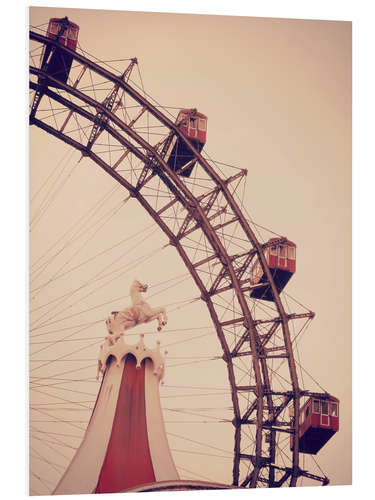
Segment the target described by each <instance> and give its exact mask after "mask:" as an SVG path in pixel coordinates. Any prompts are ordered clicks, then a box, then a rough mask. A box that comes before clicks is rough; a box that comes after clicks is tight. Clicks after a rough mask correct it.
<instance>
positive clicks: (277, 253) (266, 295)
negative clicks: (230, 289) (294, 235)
mask: <svg viewBox="0 0 375 500" xmlns="http://www.w3.org/2000/svg"><path fill="white" fill-rule="evenodd" d="M264 256H265V259H266V262H267V264H268V267H269V269H270V271H271V275H272V277H273V280H274V283H275V285H276V289H277V291H278V292H279V293H280V292H281V291H282V290H283V288H284V287H285V285H286V284H287V283H288V281H289V280H290V278H291V277H292V276H293V274H294V273H295V271H296V245H295V243H293V242H292V241H288V240H285V241H283V242H282V243H281V242H280V239H279V238H271V239H270V240H269V241H268V243H267V246H266V248H265V250H264ZM262 283H264V285H262ZM250 286H251V290H250V296H251V297H252V298H256V299H262V300H268V301H273V300H274V298H273V294H272V290H271V286H270V285H269V284H268V283H267V276H266V275H265V273H264V272H263V268H262V266H261V264H260V262H259V259H257V260H256V261H255V263H254V264H253V266H252V267H251V269H250Z"/></svg>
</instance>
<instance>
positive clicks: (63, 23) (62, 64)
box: [41, 17, 79, 87]
mask: <svg viewBox="0 0 375 500" xmlns="http://www.w3.org/2000/svg"><path fill="white" fill-rule="evenodd" d="M78 32H79V26H78V25H77V24H75V23H72V22H71V21H69V19H68V18H67V17H63V18H61V19H58V18H56V17H53V18H52V19H50V20H49V24H48V29H47V37H48V38H52V39H53V40H58V42H59V43H60V44H61V45H64V46H66V47H68V48H69V49H71V50H76V48H77V41H78ZM72 61H73V57H72V56H71V55H70V54H66V53H65V52H64V51H62V50H61V49H59V48H58V47H52V46H50V45H48V46H47V45H45V46H44V48H43V51H42V55H41V69H42V70H43V71H45V72H46V73H48V74H49V75H51V76H53V77H54V78H56V79H57V80H60V81H61V82H63V83H66V82H67V80H68V76H69V72H70V69H71V67H72ZM48 85H50V86H51V87H58V86H59V85H58V84H55V83H52V82H51V81H49V82H48Z"/></svg>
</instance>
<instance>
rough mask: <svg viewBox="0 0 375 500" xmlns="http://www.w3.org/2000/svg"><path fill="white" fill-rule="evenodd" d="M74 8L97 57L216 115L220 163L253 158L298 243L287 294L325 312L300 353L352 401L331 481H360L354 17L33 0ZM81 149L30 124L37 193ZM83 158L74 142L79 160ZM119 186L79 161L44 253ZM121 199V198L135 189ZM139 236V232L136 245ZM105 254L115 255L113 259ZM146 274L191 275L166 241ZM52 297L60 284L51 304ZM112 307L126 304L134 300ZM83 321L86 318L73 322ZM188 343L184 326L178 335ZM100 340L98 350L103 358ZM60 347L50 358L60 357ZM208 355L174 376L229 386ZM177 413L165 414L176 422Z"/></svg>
mask: <svg viewBox="0 0 375 500" xmlns="http://www.w3.org/2000/svg"><path fill="white" fill-rule="evenodd" d="M65 15H68V17H69V19H71V20H72V21H74V22H75V23H77V24H78V25H79V26H80V35H79V42H80V45H81V46H82V47H83V48H84V49H85V50H87V51H88V53H89V54H93V55H94V56H95V57H96V58H98V59H103V60H116V59H124V58H127V57H137V58H138V61H139V68H140V71H141V75H142V81H143V83H144V85H145V88H146V90H147V92H148V93H149V94H150V95H151V96H152V97H153V98H154V99H156V100H157V101H158V102H159V103H162V104H163V105H165V106H171V107H176V108H185V107H196V108H198V110H199V111H201V112H203V113H204V114H206V115H207V116H208V134H207V144H206V147H205V150H206V151H207V152H208V153H209V154H210V156H212V157H213V158H215V159H216V160H219V161H222V162H225V163H229V164H232V165H236V166H239V167H241V168H246V169H248V176H247V183H246V192H245V196H244V200H245V202H244V203H245V207H246V209H247V210H248V212H249V213H250V214H251V217H252V218H253V220H255V221H256V222H257V223H258V224H261V225H262V226H265V227H267V228H269V229H271V230H273V231H275V232H276V233H278V234H282V235H285V236H287V237H288V238H289V239H291V240H292V241H294V242H295V243H296V244H297V272H296V275H295V276H294V277H293V278H292V280H291V281H290V283H289V284H288V287H287V292H288V294H290V295H292V296H293V297H295V298H296V299H297V300H298V301H299V302H301V303H302V304H304V305H306V306H307V307H308V308H310V309H311V310H312V311H314V312H315V313H316V318H315V319H314V321H313V322H312V323H311V325H310V327H309V329H308V331H307V332H306V333H305V335H304V337H303V339H302V341H301V343H300V344H299V356H300V360H301V363H302V366H303V368H304V369H305V370H306V371H307V372H308V373H309V374H311V375H312V376H313V378H314V379H315V380H316V381H317V382H319V384H320V385H321V386H322V387H324V389H326V390H327V391H328V392H330V393H331V394H332V395H334V396H336V397H338V398H339V399H340V402H341V406H340V417H341V418H340V427H341V428H340V432H339V433H338V434H337V435H336V436H334V437H333V438H332V439H331V441H330V442H329V443H328V444H327V445H326V446H325V447H324V448H323V449H322V451H321V452H320V453H319V455H318V458H317V461H318V463H319V466H320V467H321V468H322V470H323V471H324V472H325V473H326V474H327V476H328V477H329V478H330V479H331V483H332V484H350V483H351V431H352V429H351V423H352V422H351V414H352V412H351V210H352V206H351V23H349V22H335V21H303V20H285V19H283V20H277V19H260V18H244V17H242V18H239V17H225V16H198V15H172V14H171V15H169V14H150V13H136V12H131V13H130V12H106V11H84V10H79V9H78V10H72V9H52V8H47V9H46V8H44V9H42V8H32V9H31V12H30V25H32V26H40V25H42V24H45V23H47V22H48V19H49V18H50V17H62V16H65ZM69 154H70V153H69V150H68V149H67V148H66V147H65V146H64V145H61V144H59V143H58V142H57V141H55V140H53V139H52V138H50V137H49V136H48V135H46V134H45V133H43V132H42V131H40V130H37V129H35V130H34V128H33V129H32V130H31V135H30V193H31V196H32V195H33V194H35V193H36V192H37V191H38V189H39V188H40V186H42V184H43V182H44V181H45V179H47V177H48V174H49V172H50V169H53V168H55V167H56V165H57V164H58V162H59V161H60V160H61V159H64V161H65V160H66V158H67V155H69ZM78 158H79V155H78V154H77V153H74V156H73V157H72V159H71V160H70V163H69V166H68V167H67V169H68V170H69V169H70V168H71V167H72V166H74V159H75V160H77V159H78ZM61 164H63V162H62V163H61ZM112 185H113V184H112V183H111V182H109V180H108V179H106V178H105V176H104V175H103V174H102V173H101V172H98V167H96V166H95V165H90V164H89V162H88V161H87V160H84V161H82V162H81V163H79V164H78V165H77V167H76V168H75V169H74V170H73V171H72V175H71V177H69V179H68V181H67V182H66V185H64V187H63V189H62V190H61V195H60V196H59V197H58V198H56V201H55V202H54V203H53V204H52V205H51V207H50V211H49V214H50V215H48V216H43V218H42V219H41V221H40V224H39V225H38V228H37V230H36V232H34V233H32V236H31V256H32V257H31V261H33V257H34V256H35V258H36V257H37V256H38V255H39V254H40V253H42V252H43V248H45V247H46V246H47V247H48V244H49V243H50V242H53V241H54V240H55V239H56V238H57V237H58V235H59V234H61V228H62V227H64V225H66V224H70V223H73V221H74V220H75V219H76V218H77V217H78V216H79V214H80V213H81V212H82V213H83V212H84V210H85V208H86V207H88V206H90V203H92V201H93V200H96V199H97V198H98V196H100V194H101V193H102V190H103V194H104V192H105V191H106V190H107V189H109V188H110V187H111V186H112ZM83 186H84V189H83ZM104 188H105V189H104ZM116 196H117V198H115V201H116V202H117V201H119V200H121V199H123V198H125V196H126V193H125V192H122V193H117V194H116ZM113 205H115V203H113V204H112V206H113ZM129 209H130V210H132V212H131V213H132V216H131V218H129V217H118V216H116V217H114V218H113V220H112V222H111V223H112V226H109V228H108V229H107V231H106V232H105V233H104V234H103V236H102V237H101V236H100V235H99V236H98V238H97V239H95V238H94V240H93V244H92V246H91V247H90V250H87V249H86V250H85V251H86V252H87V257H90V255H91V251H93V250H95V249H96V250H97V251H99V250H100V249H101V248H105V247H107V246H110V244H111V235H113V234H115V236H116V238H114V240H113V242H116V241H118V240H119V239H121V237H122V236H123V237H124V238H125V237H126V236H127V235H129V234H133V233H135V232H136V231H137V230H138V229H139V230H142V229H144V228H145V227H147V226H148V225H150V223H151V221H150V219H149V218H147V217H145V216H144V214H143V213H141V211H140V210H139V209H138V208H137V207H136V203H135V201H133V200H131V202H129ZM121 214H122V212H121ZM31 215H32V211H31ZM151 231H153V229H151ZM139 239H141V236H140V237H139ZM103 240H104V244H103ZM137 242H138V240H137V239H136V240H135V243H137ZM164 243H165V237H164V236H163V235H161V233H155V235H152V236H151V237H150V239H149V240H147V244H148V245H149V247H150V251H151V250H153V249H158V248H160V247H161V246H162V245H163V244H164ZM132 244H133V243H132V242H130V243H128V247H131V246H132ZM138 248H141V253H142V255H143V254H145V253H146V250H147V249H145V248H144V247H143V245H142V244H141V243H139V247H138ZM129 252H130V255H131V257H129V259H130V258H131V259H132V260H133V259H134V258H135V256H136V255H137V253H136V252H135V253H134V250H133V254H132V253H131V251H130V250H129ZM94 253H95V252H94ZM84 257H85V255H82V256H81V260H82V259H83V258H84ZM77 262H79V260H78V261H77ZM102 262H103V265H105V260H103V261H102ZM163 266H164V268H165V267H166V266H168V269H167V270H166V269H163ZM161 269H163V272H160V270H161ZM95 271H96V267H95V266H94V267H91V269H89V270H87V273H88V274H87V276H82V275H78V274H77V275H73V277H70V278H69V279H70V280H71V281H70V282H69V283H65V284H56V287H57V288H56V289H55V290H52V291H51V292H50V293H51V297H54V295H53V294H55V295H56V296H59V295H61V294H63V293H64V292H65V291H68V290H69V289H70V288H69V287H70V286H71V284H74V285H75V286H76V287H79V286H80V283H81V281H80V280H84V279H87V278H88V277H89V276H90V274H91V276H92V274H93V273H95ZM137 272H139V273H141V276H140V279H144V280H145V281H149V282H150V283H160V282H162V281H163V280H166V279H168V278H169V277H173V276H177V275H179V274H182V273H184V268H183V266H182V264H181V263H180V262H179V261H178V260H177V259H176V258H175V257H174V256H173V255H172V253H171V252H170V251H169V250H167V252H164V251H161V253H160V255H157V256H155V257H154V258H153V259H152V260H150V261H147V263H145V264H144V265H143V268H142V270H138V271H137ZM133 277H134V276H133V274H132V272H130V273H129V276H127V275H126V277H124V278H123V280H121V281H120V282H116V284H114V286H113V287H112V288H109V289H103V290H102V291H101V294H100V300H99V302H100V301H102V302H105V300H106V299H107V300H110V299H112V298H115V297H120V296H121V295H123V296H126V295H127V287H128V285H129V284H130V281H131V279H132V278H133ZM46 279H48V276H47V278H46ZM72 281H73V283H72ZM124 288H125V290H124ZM173 293H176V295H173V296H171V294H170V292H168V293H166V294H165V295H166V296H165V297H164V296H163V297H162V298H160V300H161V299H162V300H165V301H166V302H167V303H174V302H177V301H179V300H182V299H184V298H185V297H195V295H194V293H195V292H194V290H193V287H192V285H191V284H187V283H186V284H184V287H183V288H181V287H176V289H175V291H174V292H173ZM41 295H42V294H41ZM40 299H41V300H42V297H40ZM46 300H47V295H45V296H44V297H43V300H42V302H41V303H43V302H45V301H46ZM150 300H151V299H150ZM154 300H156V299H154ZM158 300H159V299H158ZM95 301H96V302H95ZM95 303H98V300H97V299H96V298H95V300H94V299H91V298H88V299H85V302H84V304H85V306H86V305H87V308H89V307H90V306H94V304H95ZM155 305H158V304H155ZM113 306H114V308H116V307H118V306H121V301H120V302H117V303H116V302H114V304H113ZM173 307H174V306H173ZM173 307H172V309H173ZM194 307H196V309H194V315H196V316H195V321H196V323H195V324H196V327H201V326H207V325H209V318H208V315H207V313H206V311H205V310H203V307H202V308H199V307H200V306H198V305H197V306H194ZM85 308H86V307H85ZM106 310H108V311H109V310H112V305H108V306H106V307H105V308H104V309H103V314H105V311H106ZM98 314H99V318H100V317H101V316H100V313H98V312H97V311H95V314H93V316H92V317H91V316H87V318H88V319H87V321H91V320H92V321H95V320H97V318H98ZM185 315H186V316H185ZM90 318H91V319H90ZM85 321H86V319H85ZM79 323H80V321H79V317H78V320H76V321H75V323H73V324H79ZM181 323H183V324H187V325H188V326H189V327H192V328H193V327H194V326H193V324H194V322H192V321H191V312H190V313H189V311H188V310H186V312H182V313H181V315H180V316H179V315H176V314H172V315H171V316H170V325H169V326H170V328H171V329H172V328H181ZM101 334H103V336H104V334H105V333H104V332H103V329H102V326H101V325H99V326H98V325H95V331H88V332H87V331H86V332H85V335H86V336H87V338H86V340H85V342H87V341H90V338H91V337H92V338H94V337H96V336H100V335H101ZM194 335H195V333H194ZM171 337H173V334H171V335H168V336H165V338H163V337H162V336H160V338H161V340H162V343H163V344H168V343H172V342H173V338H171ZM176 340H181V337H177V336H176ZM79 345H81V344H79ZM82 345H84V344H82ZM184 346H185V347H186V349H185V347H184ZM96 349H97V346H95V347H93V350H92V357H95V352H96ZM187 350H188V352H187ZM168 351H169V353H168V356H171V359H170V365H172V364H175V363H172V359H173V358H172V357H173V356H174V357H175V358H176V359H177V358H178V357H179V356H182V355H184V356H187V355H189V356H192V357H193V356H200V355H201V356H202V355H203V356H204V355H209V354H210V355H212V354H218V353H219V352H218V346H217V344H215V339H214V338H213V339H212V340H211V338H209V340H207V337H204V338H203V339H202V340H201V341H200V342H199V343H198V344H193V343H190V344H189V343H188V344H186V343H185V344H182V345H181V348H180V349H178V345H176V347H175V348H173V347H172V346H171V347H168ZM47 352H48V351H46V353H45V354H44V356H45V357H44V358H43V359H48V355H47ZM84 352H85V351H84ZM90 353H91V351H90ZM84 357H85V358H86V357H87V358H88V357H89V356H86V354H85V356H84ZM36 359H40V358H38V357H37V356H36ZM212 363H219V362H218V361H214V362H212ZM61 364H62V363H61ZM199 366H200V365H199V364H197V365H189V364H188V365H187V366H186V367H185V368H184V369H181V368H175V369H174V370H173V371H172V368H173V366H172V367H171V370H170V372H167V375H166V384H167V385H174V384H175V385H181V386H182V385H185V386H190V385H194V383H193V382H192V381H193V380H198V382H199V380H201V378H202V374H203V373H204V375H205V376H207V379H208V380H209V382H210V383H209V384H208V385H209V386H211V387H214V386H215V377H217V380H216V382H217V384H216V387H220V388H222V387H224V386H225V383H226V380H225V371H223V369H222V367H221V368H217V369H216V367H215V368H212V369H211V368H207V371H205V372H203V371H198V370H197V368H196V367H199ZM203 366H204V368H205V369H206V367H205V365H203ZM69 367H70V365H68V367H67V368H66V370H68V369H69ZM59 368H60V367H59ZM60 371H63V369H61V370H60ZM194 371H195V373H194ZM78 373H79V372H78ZM304 382H305V386H306V388H311V389H312V390H317V388H316V386H315V385H314V384H313V381H312V380H310V379H309V378H308V376H307V375H304ZM88 387H89V389H90V390H89V392H90V393H95V391H96V390H97V386H96V385H95V384H92V383H91V384H90V385H88ZM161 394H162V395H163V389H162V391H161ZM174 394H175V393H174ZM170 395H171V393H169V396H170ZM88 399H90V398H88ZM180 399H183V398H180ZM180 399H177V398H175V397H173V398H171V399H168V398H166V400H167V401H168V408H171V406H170V405H171V404H172V403H173V404H174V403H175V401H176V400H177V401H178V403H176V404H175V407H181V406H182V405H183V403H184V401H180ZM209 403H210V405H209V406H210V407H217V411H216V413H214V415H220V412H221V411H222V412H223V413H222V414H221V415H223V418H227V417H228V415H229V412H228V411H227V410H226V409H225V407H226V406H228V404H229V397H228V396H227V395H226V396H222V398H220V397H218V396H215V397H214V398H211V399H210V400H209ZM205 404H208V402H205ZM203 406H204V405H203ZM172 409H173V408H172ZM221 415H220V416H221ZM172 416H173V413H172ZM169 417H170V414H168V413H166V420H167V422H168V420H169ZM170 420H177V419H176V418H174V419H172V418H170ZM167 425H169V427H167V431H168V430H169V431H170V433H171V434H172V433H176V434H178V433H181V428H180V427H179V424H177V423H176V424H167ZM192 427H193V426H190V428H189V429H187V430H185V431H184V432H186V433H189V432H191V437H193V436H194V435H195V433H197V435H198V438H200V437H201V436H202V435H203V436H205V437H206V436H207V439H209V440H210V443H211V444H212V445H214V443H216V445H218V443H220V447H224V448H226V449H228V450H230V449H231V446H232V442H231V441H230V435H229V434H230V431H231V429H230V430H229V431H228V436H226V432H227V431H221V429H220V430H219V429H218V428H219V427H220V424H217V425H211V426H210V428H209V430H207V425H206V426H198V425H196V427H197V429H196V430H194V431H193V430H192ZM201 427H202V428H201ZM199 434H200V435H199ZM170 442H171V447H172V448H174V449H177V448H178V447H179V445H181V442H178V440H176V441H174V440H173V439H171V438H170ZM179 453H180V452H175V460H176V463H179V464H182V465H181V466H185V468H186V469H189V467H188V466H187V465H186V464H189V460H190V462H191V456H193V457H194V455H191V456H190V457H187V458H186V456H185V457H182V456H181V455H180V454H179ZM194 460H195V459H194ZM199 463H200V462H198V459H197V462H196V463H195V464H193V465H196V466H197V467H198V469H197V470H202V469H199V467H200V466H199ZM202 463H203V464H205V465H207V471H205V473H207V475H208V476H210V477H212V478H213V479H216V480H219V479H218V478H219V477H220V478H221V480H222V481H223V482H225V481H230V475H231V467H232V463H231V460H230V459H224V458H223V459H222V460H221V461H220V460H219V459H216V460H210V463H209V464H207V461H206V460H204V461H203V462H202ZM211 469H212V470H211ZM190 470H191V467H190Z"/></svg>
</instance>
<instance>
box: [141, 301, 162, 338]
mask: <svg viewBox="0 0 375 500" xmlns="http://www.w3.org/2000/svg"><path fill="white" fill-rule="evenodd" d="M143 312H144V313H145V314H146V318H145V319H144V323H150V321H154V320H155V319H156V320H157V321H158V328H157V330H158V332H160V331H161V329H162V328H163V326H165V325H166V324H167V313H166V310H165V308H164V307H157V308H156V309H151V308H150V307H149V308H148V309H147V310H146V311H145V310H144V309H143Z"/></svg>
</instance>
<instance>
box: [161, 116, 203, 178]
mask: <svg viewBox="0 0 375 500" xmlns="http://www.w3.org/2000/svg"><path fill="white" fill-rule="evenodd" d="M176 125H177V126H178V127H179V129H180V130H181V132H182V133H183V134H184V135H185V136H186V137H187V138H188V139H189V141H190V142H191V144H192V145H193V147H194V148H195V149H196V150H197V151H198V152H199V153H200V152H201V151H202V149H203V146H204V145H205V143H206V134H207V116H205V115H203V114H202V113H198V111H197V110H196V109H181V111H180V112H179V114H178V117H177V120H176ZM162 156H163V157H164V160H165V161H166V163H167V164H168V165H169V167H170V168H171V169H172V170H174V171H175V172H178V174H179V175H182V176H184V177H190V175H191V172H192V170H193V168H194V165H195V163H196V161H195V159H194V155H193V154H192V152H191V150H190V148H189V147H188V146H187V145H186V144H185V142H184V141H183V140H182V139H180V138H179V137H178V136H176V135H175V134H171V135H170V137H169V138H168V140H167V142H166V144H165V146H164V148H163V153H162Z"/></svg>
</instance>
